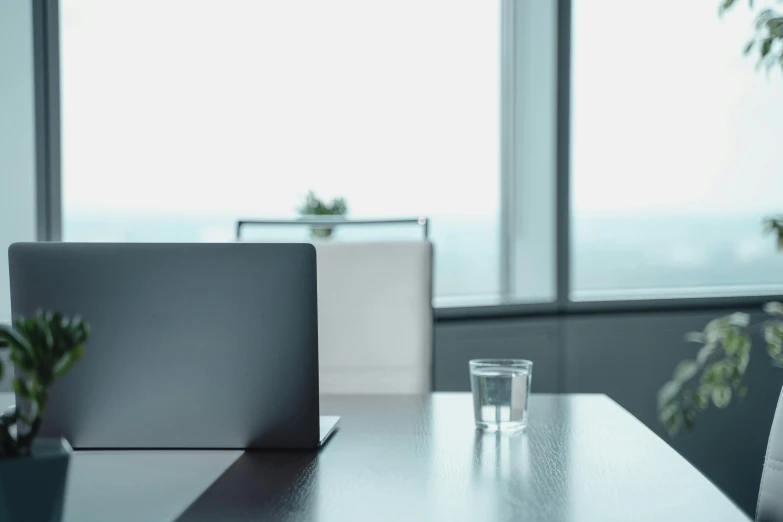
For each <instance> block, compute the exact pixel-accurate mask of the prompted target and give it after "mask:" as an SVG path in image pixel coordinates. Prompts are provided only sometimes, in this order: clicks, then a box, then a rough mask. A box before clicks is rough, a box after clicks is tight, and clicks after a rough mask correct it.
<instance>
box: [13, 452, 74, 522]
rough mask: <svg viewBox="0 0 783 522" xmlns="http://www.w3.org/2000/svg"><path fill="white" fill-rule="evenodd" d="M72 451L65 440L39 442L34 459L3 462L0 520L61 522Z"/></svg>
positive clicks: (24, 458)
mask: <svg viewBox="0 0 783 522" xmlns="http://www.w3.org/2000/svg"><path fill="white" fill-rule="evenodd" d="M71 451H72V450H71V446H70V444H68V441H66V440H65V439H39V440H36V441H34V442H33V450H32V455H31V456H29V457H18V458H8V459H0V520H2V522H60V520H62V517H63V500H64V498H65V483H66V480H67V477H68V463H69V461H70V459H71Z"/></svg>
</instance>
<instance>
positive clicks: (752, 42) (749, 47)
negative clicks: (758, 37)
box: [742, 40, 756, 54]
mask: <svg viewBox="0 0 783 522" xmlns="http://www.w3.org/2000/svg"><path fill="white" fill-rule="evenodd" d="M755 43H756V41H755V40H749V41H748V43H746V44H745V47H744V48H743V49H742V54H750V52H751V51H752V50H753V46H754V45H755Z"/></svg>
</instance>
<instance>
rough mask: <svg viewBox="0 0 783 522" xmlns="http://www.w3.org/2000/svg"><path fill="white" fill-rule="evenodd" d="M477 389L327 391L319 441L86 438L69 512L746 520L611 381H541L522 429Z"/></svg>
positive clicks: (88, 520) (76, 462) (205, 517)
mask: <svg viewBox="0 0 783 522" xmlns="http://www.w3.org/2000/svg"><path fill="white" fill-rule="evenodd" d="M12 400H13V397H12V396H11V394H0V406H5V405H6V404H10V403H11V402H12ZM471 400H472V399H471V396H470V394H465V393H435V394H432V395H430V396H425V397H414V396H402V397H400V396H375V397H371V396H343V397H340V396H324V397H322V398H321V413H322V414H324V415H340V416H341V417H342V419H341V421H340V427H339V429H338V431H337V432H336V433H334V434H333V435H332V437H331V438H330V440H329V441H328V442H327V443H326V445H325V446H324V447H322V448H321V449H320V450H318V451H291V450H287V451H256V452H246V453H244V452H241V451H89V452H76V454H75V455H74V458H73V460H72V462H71V468H70V471H69V473H70V477H69V484H68V492H67V499H66V506H65V522H92V521H101V522H103V521H105V520H112V521H114V522H132V521H144V522H156V521H161V522H164V521H166V522H168V521H178V522H190V521H213V520H228V521H235V522H239V521H247V522H250V521H255V520H276V521H283V522H286V521H294V520H318V521H319V522H330V521H340V522H351V521H364V520H367V521H373V522H375V521H385V520H395V521H396V520H405V521H419V520H421V521H424V520H427V521H432V520H444V521H471V522H474V521H476V520H486V521H495V520H499V521H500V520H515V521H517V520H525V521H527V522H531V521H533V522H535V521H547V522H549V521H569V522H577V521H590V522H594V521H598V520H600V521H612V520H617V521H623V522H627V521H628V520H633V521H634V522H646V521H656V522H658V521H661V520H666V521H680V520H681V521H689V522H690V521H697V520H708V521H711V522H720V521H747V520H748V519H747V517H746V516H745V515H744V514H743V513H742V511H741V510H740V509H739V508H737V507H736V506H735V505H734V504H732V502H731V501H730V500H729V499H728V498H726V497H725V496H724V495H723V494H722V493H721V492H720V491H719V490H718V489H717V488H716V487H715V486H713V485H712V484H711V483H710V482H709V481H708V480H707V479H706V478H705V477H704V476H703V475H701V473H699V472H698V471H697V470H696V469H695V468H693V467H692V466H691V465H690V464H688V462H687V461H686V460H685V459H683V458H682V457H681V456H680V455H678V454H677V453H676V452H675V451H674V450H672V449H671V448H670V447H669V446H668V445H667V444H666V443H665V442H664V441H663V440H661V439H660V438H659V437H658V436H656V435H655V434H654V433H653V432H652V431H650V430H649V429H648V428H647V427H646V426H644V425H643V424H642V423H641V422H639V421H638V420H637V419H636V418H634V417H633V416H632V415H631V414H630V413H628V412H627V411H625V410H624V409H623V408H622V407H620V406H619V405H618V404H616V403H615V402H613V401H612V400H611V399H609V398H608V397H606V396H604V395H537V394H534V395H533V396H532V397H531V404H530V425H529V427H528V429H527V430H526V431H525V432H517V433H514V434H507V433H500V434H492V433H482V432H480V431H477V430H475V429H474V427H473V417H472V416H473V409H472V403H471Z"/></svg>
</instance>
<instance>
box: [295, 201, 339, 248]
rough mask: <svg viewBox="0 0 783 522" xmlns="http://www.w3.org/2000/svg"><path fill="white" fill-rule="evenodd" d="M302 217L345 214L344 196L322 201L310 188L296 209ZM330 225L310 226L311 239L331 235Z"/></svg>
mask: <svg viewBox="0 0 783 522" xmlns="http://www.w3.org/2000/svg"><path fill="white" fill-rule="evenodd" d="M297 210H298V212H299V215H300V216H302V218H308V217H313V216H316V217H317V216H345V215H347V214H348V204H347V203H346V201H345V198H334V199H332V201H331V203H326V202H325V201H322V200H321V199H320V198H318V196H316V195H315V192H313V191H312V190H311V191H309V192H308V193H307V195H306V196H305V200H304V201H303V202H302V204H301V205H300V206H299V208H298V209H297ZM333 228H334V227H330V226H315V225H314V226H312V227H311V228H310V236H311V237H312V238H313V239H328V238H329V237H331V235H332V229H333Z"/></svg>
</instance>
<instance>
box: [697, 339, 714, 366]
mask: <svg viewBox="0 0 783 522" xmlns="http://www.w3.org/2000/svg"><path fill="white" fill-rule="evenodd" d="M715 346H716V345H714V344H705V345H704V346H702V347H701V348H699V353H697V354H696V361H697V362H698V363H699V364H701V365H702V366H704V363H706V362H707V359H709V358H710V355H712V354H713V352H715Z"/></svg>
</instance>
